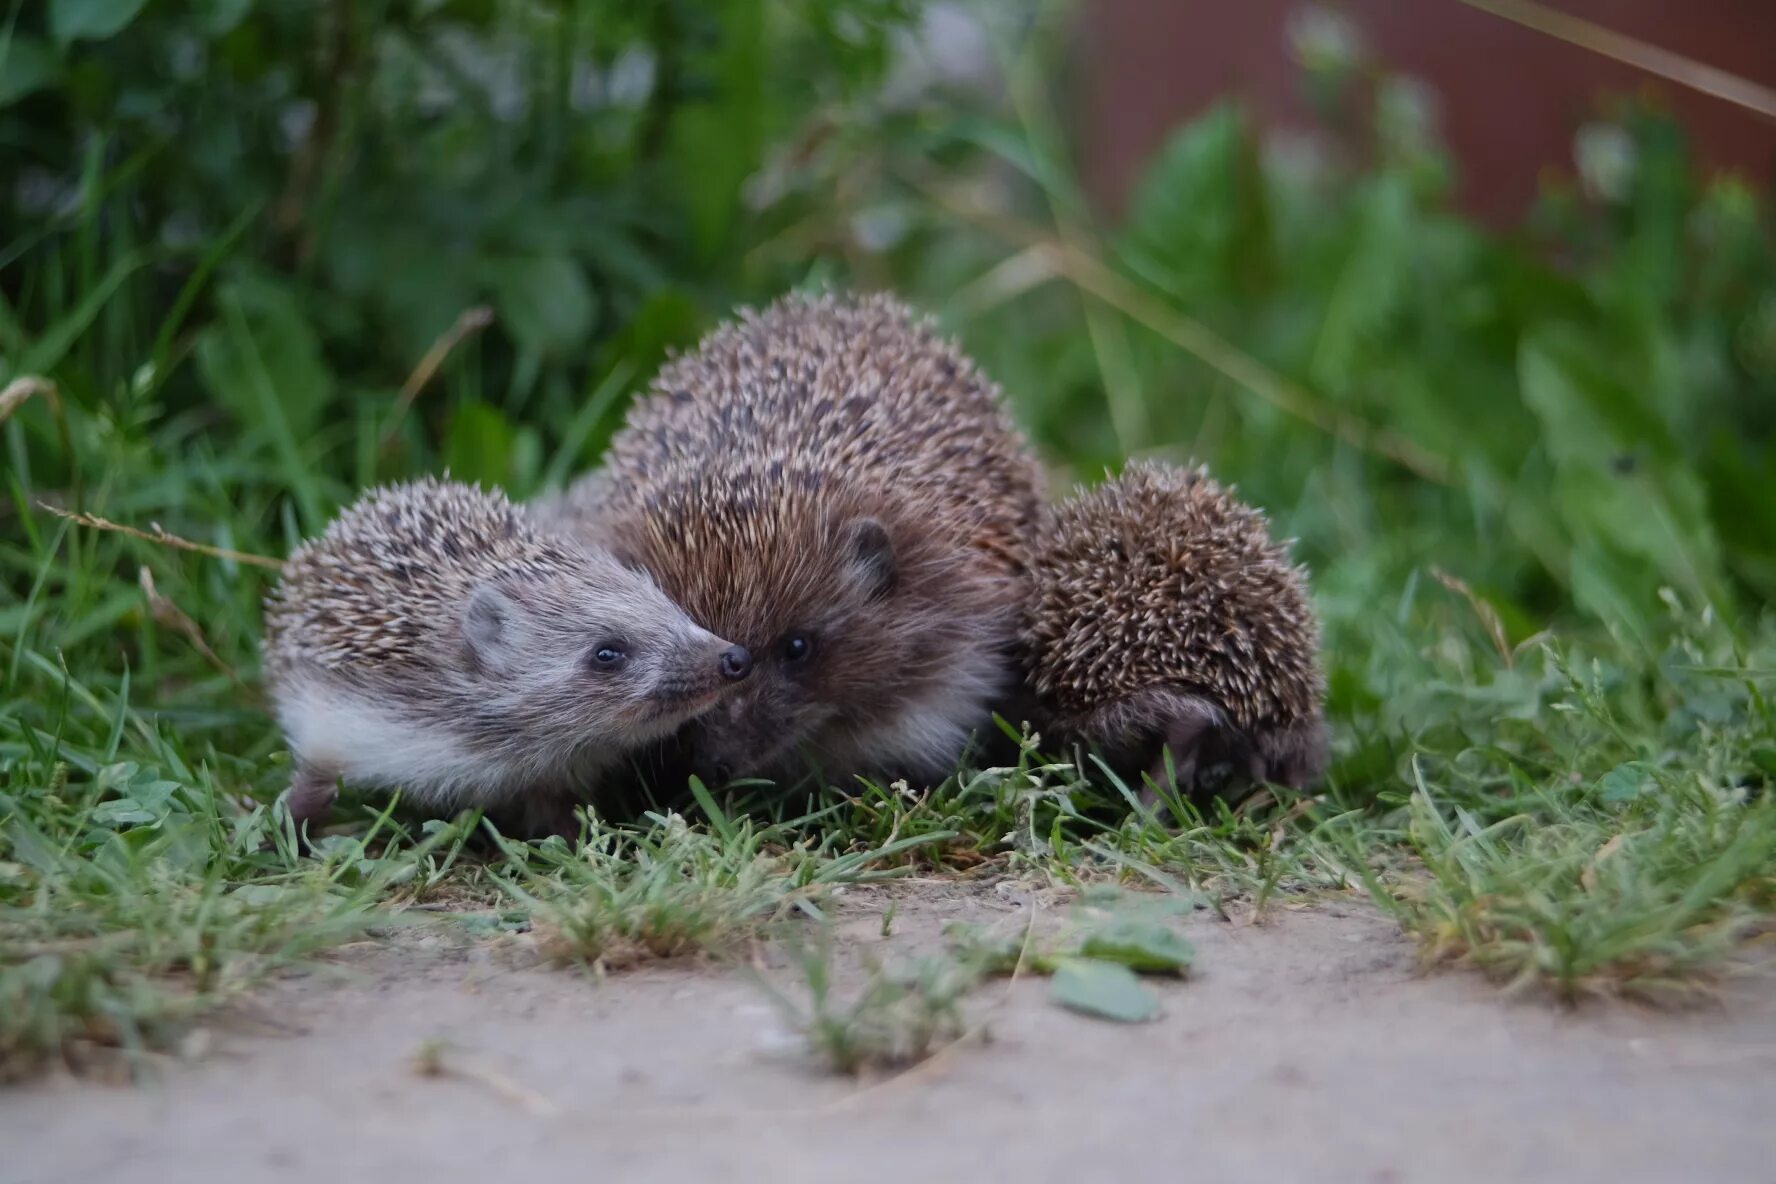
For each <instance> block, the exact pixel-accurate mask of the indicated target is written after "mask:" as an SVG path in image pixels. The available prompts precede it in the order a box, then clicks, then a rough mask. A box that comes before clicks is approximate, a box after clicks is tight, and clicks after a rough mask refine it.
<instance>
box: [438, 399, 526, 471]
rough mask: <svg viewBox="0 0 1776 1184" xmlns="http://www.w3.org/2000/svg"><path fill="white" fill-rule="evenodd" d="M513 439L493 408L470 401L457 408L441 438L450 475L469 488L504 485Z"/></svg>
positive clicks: (507, 424) (507, 422) (509, 423)
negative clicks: (466, 484)
mask: <svg viewBox="0 0 1776 1184" xmlns="http://www.w3.org/2000/svg"><path fill="white" fill-rule="evenodd" d="M517 435H518V433H517V430H516V429H515V428H513V426H512V421H511V420H509V419H507V418H506V417H505V416H504V415H502V414H501V413H500V411H499V409H498V408H497V407H493V406H490V405H489V404H486V403H481V402H473V401H471V402H465V403H462V404H460V405H458V407H457V408H456V411H455V412H454V414H453V415H452V416H451V420H450V428H449V430H448V431H447V432H446V434H445V437H444V461H445V463H446V464H447V465H448V466H449V467H450V475H451V476H452V477H455V478H456V479H457V480H459V481H467V482H470V483H471V484H480V485H489V486H504V485H506V484H508V483H509V482H510V479H511V473H512V458H513V454H514V449H515V447H516V441H517Z"/></svg>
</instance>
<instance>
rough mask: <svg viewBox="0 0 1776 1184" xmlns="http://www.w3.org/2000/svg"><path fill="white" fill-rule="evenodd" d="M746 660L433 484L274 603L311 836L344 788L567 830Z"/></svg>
mask: <svg viewBox="0 0 1776 1184" xmlns="http://www.w3.org/2000/svg"><path fill="white" fill-rule="evenodd" d="M751 664H752V663H751V658H750V656H749V655H748V654H747V652H746V650H744V649H743V648H741V647H740V646H736V645H730V644H729V643H728V642H725V641H723V640H721V639H720V638H718V637H716V636H714V635H713V634H711V633H709V632H707V631H706V630H704V629H702V628H700V627H698V626H697V624H696V623H695V622H693V621H692V620H691V619H690V618H689V617H688V616H686V615H685V612H684V610H683V609H681V608H679V607H678V605H676V604H674V603H673V602H672V601H671V600H669V599H667V597H666V596H665V594H664V593H662V592H661V591H660V590H659V588H658V587H656V586H655V585H654V583H653V582H652V581H651V580H650V579H648V577H647V576H646V575H645V574H643V573H641V572H638V571H634V570H632V569H630V568H628V567H625V566H623V565H622V564H620V563H619V562H617V560H616V559H615V558H614V557H612V556H611V555H609V554H608V553H604V552H600V551H596V550H592V549H589V548H584V547H582V546H580V545H579V544H578V543H575V542H572V541H570V540H557V539H553V538H550V537H548V536H547V535H545V534H543V533H540V532H538V531H537V530H536V529H535V528H533V527H532V526H531V525H530V524H529V523H528V521H527V520H526V519H525V518H524V517H522V516H521V515H520V514H519V512H518V511H517V509H516V508H515V507H513V506H512V505H511V504H510V503H509V502H507V500H506V499H505V497H504V496H502V495H500V494H497V493H485V492H482V491H481V490H479V489H475V488H473V487H471V486H467V485H461V484H456V483H451V482H442V481H436V480H431V479H425V480H420V481H416V482H413V483H411V484H406V485H392V486H387V487H384V488H381V489H377V490H373V491H371V492H370V493H368V494H366V495H365V496H364V497H363V498H362V499H360V500H359V501H358V502H357V504H355V505H353V506H352V507H351V508H350V509H348V510H346V511H345V512H344V513H343V514H341V515H340V516H339V517H338V518H337V519H336V520H335V521H334V522H333V524H332V525H331V526H329V527H328V528H327V531H326V533H325V534H323V535H322V536H321V537H320V538H319V539H318V540H315V541H311V542H309V543H306V544H304V545H303V546H302V547H300V548H299V549H298V550H297V551H296V552H295V553H294V554H292V555H291V556H290V558H289V560H288V561H287V562H286V563H285V564H284V569H283V577H282V579H281V581H280V582H279V584H278V587H277V588H276V589H275V590H274V591H273V593H272V594H271V596H270V597H269V598H268V599H267V601H266V606H265V673H266V680H267V683H268V685H269V689H270V692H271V697H272V700H273V702H274V704H275V706H276V710H277V716H278V721H279V723H280V724H282V726H283V729H284V734H285V736H286V737H287V738H288V740H289V745H290V751H291V754H292V755H293V757H294V759H295V765H296V774H295V779H294V781H293V783H292V785H291V788H290V796H289V808H290V813H291V815H292V816H293V817H294V818H295V819H296V821H297V823H298V824H300V823H302V822H304V821H307V820H312V819H317V818H319V817H321V816H322V815H324V814H325V813H326V812H327V810H328V808H329V807H330V806H331V805H332V803H333V798H334V793H335V784H336V782H337V781H338V779H339V778H341V777H343V778H345V779H347V780H348V781H353V782H356V783H358V784H360V785H364V786H374V787H379V788H393V787H395V786H402V787H405V789H406V790H407V792H408V793H409V794H410V795H411V797H412V798H413V799H414V800H416V801H418V802H419V803H421V804H422V805H424V806H427V807H430V808H433V809H444V810H448V809H457V808H462V807H466V806H477V805H479V806H488V807H494V808H497V809H504V810H507V811H512V812H515V813H516V814H517V815H518V820H519V823H520V825H524V826H527V827H537V826H542V825H549V826H554V827H557V828H559V827H560V826H562V825H563V824H565V823H566V821H567V819H568V818H569V817H571V808H572V804H573V801H574V800H575V795H578V794H583V793H585V792H586V791H587V790H588V789H590V788H591V787H592V785H593V783H594V780H595V778H596V777H597V775H598V774H599V773H600V772H601V771H602V770H604V769H606V768H607V767H608V766H610V765H611V764H613V763H614V762H616V761H617V760H619V759H621V758H622V757H623V756H624V755H626V754H627V753H628V752H629V751H632V750H633V749H635V748H637V747H638V746H640V745H643V744H646V743H648V742H650V741H653V740H656V739H658V738H660V737H662V736H665V735H668V734H670V733H671V732H673V731H674V730H676V729H677V728H678V727H680V726H681V725H682V724H683V723H684V721H686V720H687V719H690V718H691V717H692V716H694V715H696V714H697V713H698V712H700V711H703V710H704V709H706V708H708V707H709V706H710V705H711V704H713V703H714V702H715V701H716V700H717V699H718V698H719V697H720V696H721V694H722V693H724V692H725V691H727V690H729V689H731V688H732V687H733V686H734V685H735V684H736V683H738V682H739V681H740V680H742V679H744V678H745V677H746V675H747V673H748V671H749V670H750V668H751Z"/></svg>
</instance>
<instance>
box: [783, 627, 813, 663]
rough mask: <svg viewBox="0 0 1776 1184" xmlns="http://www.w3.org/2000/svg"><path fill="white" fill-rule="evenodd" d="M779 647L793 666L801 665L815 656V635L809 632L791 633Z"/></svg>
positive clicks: (785, 658) (786, 660) (785, 659)
mask: <svg viewBox="0 0 1776 1184" xmlns="http://www.w3.org/2000/svg"><path fill="white" fill-rule="evenodd" d="M778 649H779V651H780V652H781V653H782V654H783V660H784V661H785V662H787V663H789V664H790V665H791V666H800V665H801V664H802V663H804V662H806V661H807V660H808V659H809V658H812V657H813V656H814V637H813V635H812V634H808V633H800V632H797V633H791V634H789V635H788V636H787V637H785V638H784V639H783V641H782V643H781V644H780V645H779V647H778Z"/></svg>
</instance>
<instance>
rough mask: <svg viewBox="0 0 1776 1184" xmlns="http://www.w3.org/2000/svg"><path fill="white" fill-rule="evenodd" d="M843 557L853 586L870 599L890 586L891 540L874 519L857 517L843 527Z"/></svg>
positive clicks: (876, 597) (887, 591)
mask: <svg viewBox="0 0 1776 1184" xmlns="http://www.w3.org/2000/svg"><path fill="white" fill-rule="evenodd" d="M845 560H846V562H847V563H849V564H850V567H851V573H852V576H853V578H854V579H856V581H857V586H858V587H859V588H861V589H863V592H864V595H865V596H867V597H868V598H869V599H871V600H878V599H880V598H881V597H884V596H886V595H888V593H889V592H891V591H893V589H894V540H892V539H890V538H889V537H888V528H887V527H886V526H883V525H882V524H881V523H880V522H879V521H877V520H876V519H874V518H858V519H856V520H855V521H853V522H851V523H849V524H848V525H846V527H845Z"/></svg>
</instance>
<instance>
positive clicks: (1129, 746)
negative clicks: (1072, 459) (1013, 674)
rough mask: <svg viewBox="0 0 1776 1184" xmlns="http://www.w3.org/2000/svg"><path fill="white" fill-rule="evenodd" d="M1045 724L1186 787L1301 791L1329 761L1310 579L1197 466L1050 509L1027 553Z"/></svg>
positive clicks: (1129, 475) (1148, 470)
mask: <svg viewBox="0 0 1776 1184" xmlns="http://www.w3.org/2000/svg"><path fill="white" fill-rule="evenodd" d="M1025 642H1026V645H1027V647H1028V651H1029V662H1030V682H1031V685H1032V687H1033V689H1034V690H1035V692H1036V694H1037V697H1038V699H1039V702H1040V704H1041V707H1042V711H1043V715H1044V718H1045V723H1046V725H1047V726H1048V727H1049V728H1051V729H1054V730H1058V731H1060V732H1061V733H1062V737H1061V738H1063V739H1066V740H1068V741H1072V742H1084V743H1087V744H1092V745H1096V746H1098V747H1099V748H1100V749H1101V750H1103V752H1104V753H1105V754H1106V756H1107V757H1108V758H1109V759H1110V761H1111V762H1112V765H1113V767H1118V766H1120V768H1121V769H1122V770H1123V771H1125V772H1130V773H1134V772H1136V771H1137V770H1140V769H1142V767H1143V766H1144V767H1145V769H1146V770H1147V771H1151V773H1152V775H1153V777H1154V780H1155V781H1156V782H1157V783H1159V784H1162V785H1163V784H1166V777H1167V767H1168V765H1167V760H1166V753H1167V751H1168V750H1169V753H1170V758H1171V760H1170V767H1171V769H1172V771H1173V772H1174V773H1175V775H1176V784H1177V786H1178V787H1179V788H1182V789H1184V790H1185V791H1187V792H1189V791H1201V790H1208V789H1215V788H1219V787H1221V786H1222V785H1224V784H1226V783H1227V782H1229V781H1236V782H1238V781H1247V780H1256V781H1274V782H1278V783H1280V784H1285V785H1290V786H1303V785H1306V784H1307V783H1308V782H1310V781H1312V780H1314V779H1315V778H1317V777H1318V776H1319V775H1320V773H1321V771H1322V770H1323V769H1324V767H1325V763H1326V726H1325V723H1324V721H1323V718H1322V700H1323V699H1324V697H1325V679H1324V677H1323V675H1322V674H1321V673H1320V667H1319V658H1318V653H1317V651H1318V648H1319V625H1318V622H1317V620H1316V618H1315V616H1314V611H1313V606H1312V605H1311V603H1310V602H1309V600H1308V595H1307V583H1306V573H1305V572H1303V571H1302V570H1301V569H1300V568H1297V567H1296V566H1294V565H1293V564H1292V563H1291V562H1290V561H1289V556H1288V552H1287V550H1286V549H1285V548H1284V547H1283V546H1281V545H1279V544H1278V543H1276V542H1274V541H1273V540H1272V539H1271V537H1270V532H1269V529H1268V527H1267V525H1266V523H1265V519H1264V515H1263V514H1262V513H1260V512H1259V511H1257V510H1255V509H1253V508H1251V507H1250V506H1246V505H1244V504H1242V503H1241V502H1239V501H1238V500H1237V499H1235V498H1234V497H1233V496H1232V494H1231V493H1230V492H1229V491H1227V490H1224V489H1222V488H1221V487H1220V486H1219V485H1217V484H1216V483H1215V482H1214V481H1213V480H1211V479H1210V478H1209V476H1208V473H1207V472H1206V471H1204V470H1202V469H1179V468H1173V467H1170V466H1163V465H1152V464H1133V465H1130V466H1129V467H1128V468H1127V469H1126V470H1125V471H1124V472H1123V473H1122V475H1121V476H1120V477H1117V478H1114V479H1112V480H1109V481H1106V482H1105V483H1104V484H1102V485H1100V486H1098V487H1097V488H1095V489H1091V490H1086V491H1082V492H1080V493H1078V494H1075V495H1074V496H1073V497H1072V498H1070V499H1068V500H1067V501H1064V502H1062V503H1060V504H1059V505H1058V506H1056V507H1055V508H1054V509H1053V510H1052V511H1050V513H1049V515H1048V517H1047V519H1046V521H1045V523H1044V526H1043V528H1042V530H1041V532H1040V534H1039V535H1038V536H1037V541H1036V545H1035V547H1034V548H1033V557H1032V561H1031V598H1030V607H1029V613H1028V620H1027V623H1026V626H1025Z"/></svg>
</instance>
